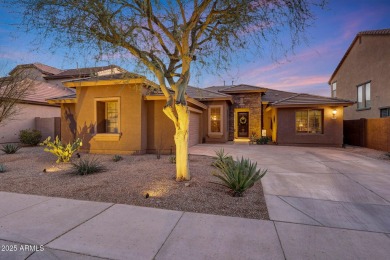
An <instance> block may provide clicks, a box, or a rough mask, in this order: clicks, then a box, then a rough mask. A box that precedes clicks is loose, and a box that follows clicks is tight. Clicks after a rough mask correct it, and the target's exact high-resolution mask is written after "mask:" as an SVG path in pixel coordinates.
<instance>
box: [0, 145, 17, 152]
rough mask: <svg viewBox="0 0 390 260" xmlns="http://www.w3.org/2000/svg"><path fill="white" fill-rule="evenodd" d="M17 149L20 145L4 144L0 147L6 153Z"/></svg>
mask: <svg viewBox="0 0 390 260" xmlns="http://www.w3.org/2000/svg"><path fill="white" fill-rule="evenodd" d="M19 149H20V147H19V146H18V145H15V144H5V145H3V148H1V149H0V150H1V151H3V152H5V153H6V154H12V153H16V152H17V151H18V150H19Z"/></svg>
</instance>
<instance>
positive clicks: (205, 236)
mask: <svg viewBox="0 0 390 260" xmlns="http://www.w3.org/2000/svg"><path fill="white" fill-rule="evenodd" d="M26 245H35V246H36V247H35V248H32V247H30V248H29V247H27V246H26ZM0 246H1V248H0V250H1V251H0V259H26V258H28V259H101V258H104V259H170V260H172V259H388V257H389V254H390V238H389V237H387V236H386V235H385V234H383V233H374V232H365V231H354V230H346V229H336V228H328V227H319V226H314V225H302V224H294V223H283V222H278V221H264V220H254V219H243V218H234V217H225V216H215V215H207V214H198V213H188V212H180V211H170V210H162V209H154V208H143V207H136V206H130V205H119V204H110V203H100V202H90V201H79V200H71V199H62V198H51V197H43V196H34V195H24V194H16V193H7V192H0ZM40 246H43V247H40ZM42 248H43V251H38V250H42ZM34 249H35V250H36V251H35V252H34V251H31V250H34ZM10 250H15V251H10Z"/></svg>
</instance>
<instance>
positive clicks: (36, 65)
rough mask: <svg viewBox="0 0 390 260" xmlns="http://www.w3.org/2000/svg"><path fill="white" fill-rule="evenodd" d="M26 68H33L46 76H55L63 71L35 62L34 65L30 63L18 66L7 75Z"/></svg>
mask: <svg viewBox="0 0 390 260" xmlns="http://www.w3.org/2000/svg"><path fill="white" fill-rule="evenodd" d="M28 68H35V69H37V70H39V71H40V72H42V73H43V74H45V75H47V76H50V75H56V74H58V73H61V72H63V70H60V69H57V68H55V67H51V66H48V65H45V64H42V63H39V62H35V63H30V64H21V65H18V66H16V67H15V68H14V69H13V70H11V71H10V73H9V75H12V74H13V73H14V72H15V71H16V70H18V69H28Z"/></svg>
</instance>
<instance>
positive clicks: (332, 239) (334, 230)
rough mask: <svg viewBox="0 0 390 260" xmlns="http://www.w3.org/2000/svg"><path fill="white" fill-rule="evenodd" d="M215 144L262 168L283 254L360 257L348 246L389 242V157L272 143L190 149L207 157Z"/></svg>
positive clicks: (369, 247)
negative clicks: (380, 157)
mask: <svg viewBox="0 0 390 260" xmlns="http://www.w3.org/2000/svg"><path fill="white" fill-rule="evenodd" d="M220 148H223V149H224V150H225V152H227V153H229V154H230V155H232V156H233V157H241V156H243V157H247V158H250V159H252V160H254V161H256V162H257V164H258V167H260V168H267V169H268V173H267V175H266V176H265V177H264V178H263V179H262V184H263V188H264V193H265V197H266V202H267V207H268V211H269V215H270V219H271V220H273V221H274V223H275V227H276V230H277V233H278V236H279V238H280V241H281V245H282V247H283V250H284V253H285V255H286V256H288V257H287V258H289V259H303V258H307V259H310V258H317V259H318V258H331V259H356V257H358V258H361V259H364V257H363V255H360V256H359V255H356V254H355V253H356V252H355V253H352V251H353V250H356V247H360V249H364V250H368V251H370V252H371V251H372V249H374V248H377V247H376V246H375V245H374V244H373V243H374V242H373V241H378V240H381V241H382V242H385V243H389V242H390V240H389V239H390V162H389V161H382V160H377V159H372V158H369V157H366V156H363V155H358V154H353V153H350V152H348V150H346V149H341V148H340V149H338V148H317V147H291V146H273V145H265V146H261V145H243V144H241V145H240V144H235V145H228V144H224V145H209V144H203V145H197V146H194V147H192V148H191V151H190V153H191V154H204V155H211V156H213V155H215V152H214V151H215V150H218V149H220ZM371 239H372V240H371ZM366 243H368V244H366ZM353 248H354V249H353ZM382 250H387V254H390V249H389V248H387V249H382ZM359 251H360V250H359ZM372 253H374V252H372ZM374 255H375V254H374ZM374 255H371V257H373V259H374V258H375V257H374Z"/></svg>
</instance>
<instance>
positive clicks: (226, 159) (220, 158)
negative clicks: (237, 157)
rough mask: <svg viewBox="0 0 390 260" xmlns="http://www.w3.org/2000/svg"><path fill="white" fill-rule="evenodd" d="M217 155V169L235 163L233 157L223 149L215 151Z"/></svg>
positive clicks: (215, 159)
mask: <svg viewBox="0 0 390 260" xmlns="http://www.w3.org/2000/svg"><path fill="white" fill-rule="evenodd" d="M215 155H216V156H215V157H214V162H213V166H215V167H217V168H219V166H220V165H222V164H231V163H232V162H233V157H232V156H230V155H228V153H225V151H224V149H223V148H221V149H219V150H218V151H215Z"/></svg>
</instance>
